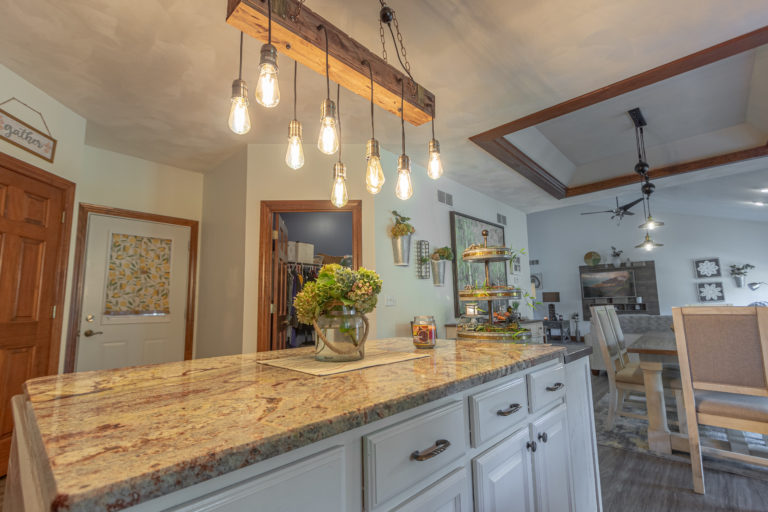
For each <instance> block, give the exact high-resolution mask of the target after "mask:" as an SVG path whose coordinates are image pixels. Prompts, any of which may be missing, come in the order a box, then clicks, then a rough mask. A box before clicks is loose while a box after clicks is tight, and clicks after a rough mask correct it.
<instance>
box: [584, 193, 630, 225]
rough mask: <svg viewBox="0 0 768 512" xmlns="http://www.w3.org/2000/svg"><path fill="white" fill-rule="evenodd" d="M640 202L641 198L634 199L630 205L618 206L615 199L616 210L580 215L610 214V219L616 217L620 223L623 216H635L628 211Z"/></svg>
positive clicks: (617, 199) (617, 200)
mask: <svg viewBox="0 0 768 512" xmlns="http://www.w3.org/2000/svg"><path fill="white" fill-rule="evenodd" d="M642 200H643V198H642V197H641V198H640V199H635V200H634V201H632V202H631V203H627V204H624V205H621V206H619V198H618V197H617V198H616V208H614V209H613V210H602V211H599V212H583V213H582V215H592V214H593V213H610V214H611V219H615V218H617V217H618V219H619V220H618V222H621V219H623V218H624V216H625V215H634V214H635V213H634V212H631V211H629V209H630V208H632V207H633V206H635V205H636V204H637V203H639V202H640V201H642Z"/></svg>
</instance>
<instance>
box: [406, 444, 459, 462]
mask: <svg viewBox="0 0 768 512" xmlns="http://www.w3.org/2000/svg"><path fill="white" fill-rule="evenodd" d="M449 446H451V442H450V441H448V440H446V439H438V440H437V441H435V444H434V446H431V447H429V448H427V449H426V450H424V451H422V452H420V451H418V450H416V451H415V452H413V453H412V454H411V460H418V461H423V460H429V459H431V458H432V457H434V456H436V455H440V454H441V453H443V452H444V451H445V450H447V449H448V447H449Z"/></svg>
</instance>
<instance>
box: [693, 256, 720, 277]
mask: <svg viewBox="0 0 768 512" xmlns="http://www.w3.org/2000/svg"><path fill="white" fill-rule="evenodd" d="M693 270H694V272H695V273H696V279H712V278H713V277H722V275H723V273H722V269H721V267H720V258H696V259H694V260H693Z"/></svg>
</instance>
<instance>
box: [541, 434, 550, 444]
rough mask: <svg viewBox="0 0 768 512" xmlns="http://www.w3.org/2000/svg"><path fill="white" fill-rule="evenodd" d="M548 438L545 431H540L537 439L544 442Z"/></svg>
mask: <svg viewBox="0 0 768 512" xmlns="http://www.w3.org/2000/svg"><path fill="white" fill-rule="evenodd" d="M548 438H549V436H547V433H546V432H542V433H540V434H539V441H541V442H542V443H546V442H547V439H548Z"/></svg>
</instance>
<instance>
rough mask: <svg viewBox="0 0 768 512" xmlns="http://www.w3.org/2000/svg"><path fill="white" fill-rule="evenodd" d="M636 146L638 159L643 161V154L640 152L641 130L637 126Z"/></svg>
mask: <svg viewBox="0 0 768 512" xmlns="http://www.w3.org/2000/svg"><path fill="white" fill-rule="evenodd" d="M635 146H637V159H638V160H639V161H643V153H642V152H641V151H640V128H638V127H637V126H635Z"/></svg>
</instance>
